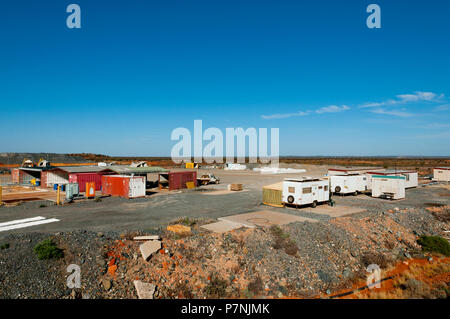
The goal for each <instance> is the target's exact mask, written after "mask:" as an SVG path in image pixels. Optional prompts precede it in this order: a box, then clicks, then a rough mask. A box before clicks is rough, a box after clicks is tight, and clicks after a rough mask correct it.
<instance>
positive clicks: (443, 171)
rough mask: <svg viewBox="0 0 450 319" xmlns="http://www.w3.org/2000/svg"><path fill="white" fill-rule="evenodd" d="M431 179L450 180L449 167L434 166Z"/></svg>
mask: <svg viewBox="0 0 450 319" xmlns="http://www.w3.org/2000/svg"><path fill="white" fill-rule="evenodd" d="M433 180H435V181H438V182H450V167H436V168H434V169H433Z"/></svg>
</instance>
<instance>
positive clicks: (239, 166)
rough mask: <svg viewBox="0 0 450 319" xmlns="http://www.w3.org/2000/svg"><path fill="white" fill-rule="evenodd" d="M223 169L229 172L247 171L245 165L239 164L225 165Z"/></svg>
mask: <svg viewBox="0 0 450 319" xmlns="http://www.w3.org/2000/svg"><path fill="white" fill-rule="evenodd" d="M223 169H224V170H229V171H243V170H246V169H247V165H245V164H239V163H226V164H225V166H224V168H223Z"/></svg>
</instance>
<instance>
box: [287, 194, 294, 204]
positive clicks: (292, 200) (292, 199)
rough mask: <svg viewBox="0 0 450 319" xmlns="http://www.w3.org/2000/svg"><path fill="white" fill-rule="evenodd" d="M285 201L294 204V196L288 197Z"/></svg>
mask: <svg viewBox="0 0 450 319" xmlns="http://www.w3.org/2000/svg"><path fill="white" fill-rule="evenodd" d="M287 201H288V203H289V204H292V203H293V202H294V196H292V195H289V196H288V198H287Z"/></svg>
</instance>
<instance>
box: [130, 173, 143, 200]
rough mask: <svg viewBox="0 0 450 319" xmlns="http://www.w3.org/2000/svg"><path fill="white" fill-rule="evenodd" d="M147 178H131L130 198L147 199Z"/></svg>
mask: <svg viewBox="0 0 450 319" xmlns="http://www.w3.org/2000/svg"><path fill="white" fill-rule="evenodd" d="M145 180H146V179H145V177H139V176H134V177H130V184H129V191H130V192H129V196H128V197H129V198H136V197H145V183H146V181H145Z"/></svg>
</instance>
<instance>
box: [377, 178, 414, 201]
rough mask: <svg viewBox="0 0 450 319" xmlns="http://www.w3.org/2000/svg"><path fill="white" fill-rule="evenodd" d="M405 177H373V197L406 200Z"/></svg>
mask: <svg viewBox="0 0 450 319" xmlns="http://www.w3.org/2000/svg"><path fill="white" fill-rule="evenodd" d="M405 184H406V177H405V176H396V175H372V197H381V198H389V199H402V198H405Z"/></svg>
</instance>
